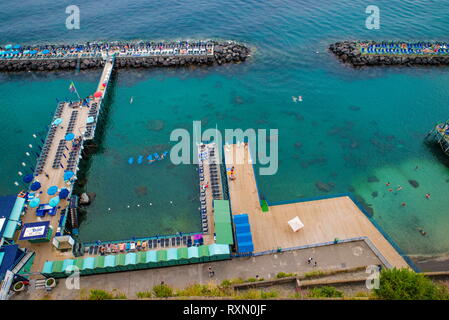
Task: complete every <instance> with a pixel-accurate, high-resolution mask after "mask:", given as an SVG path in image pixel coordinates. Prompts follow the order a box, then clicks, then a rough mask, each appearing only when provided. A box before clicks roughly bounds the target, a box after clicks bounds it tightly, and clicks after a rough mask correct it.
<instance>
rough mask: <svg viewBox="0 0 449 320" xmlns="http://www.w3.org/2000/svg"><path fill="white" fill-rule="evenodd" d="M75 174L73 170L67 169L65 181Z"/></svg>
mask: <svg viewBox="0 0 449 320" xmlns="http://www.w3.org/2000/svg"><path fill="white" fill-rule="evenodd" d="M74 175H75V174H74V173H73V171H66V172H64V181H67V180H70V178H71V177H73V176H74Z"/></svg>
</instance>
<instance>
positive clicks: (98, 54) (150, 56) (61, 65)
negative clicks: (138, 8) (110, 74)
mask: <svg viewBox="0 0 449 320" xmlns="http://www.w3.org/2000/svg"><path fill="white" fill-rule="evenodd" d="M249 55H250V50H249V48H247V47H246V46H244V45H242V44H238V43H235V42H232V41H226V42H217V41H200V42H186V41H182V42H176V43H175V42H166V43H154V42H136V43H119V42H111V43H86V44H80V45H44V46H24V47H22V46H20V45H16V46H12V45H7V46H5V47H4V48H1V47H0V72H19V71H54V70H72V69H76V68H79V69H80V70H84V69H93V68H102V67H103V66H104V61H105V59H106V58H108V57H111V56H114V57H115V58H116V67H117V68H150V67H155V66H161V67H166V66H185V65H214V64H218V65H220V64H224V63H231V62H234V63H237V62H242V61H245V60H246V58H247V57H249Z"/></svg>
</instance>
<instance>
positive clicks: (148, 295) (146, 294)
mask: <svg viewBox="0 0 449 320" xmlns="http://www.w3.org/2000/svg"><path fill="white" fill-rule="evenodd" d="M136 296H137V298H139V299H143V298H151V297H152V296H153V294H152V292H151V291H140V292H137V293H136Z"/></svg>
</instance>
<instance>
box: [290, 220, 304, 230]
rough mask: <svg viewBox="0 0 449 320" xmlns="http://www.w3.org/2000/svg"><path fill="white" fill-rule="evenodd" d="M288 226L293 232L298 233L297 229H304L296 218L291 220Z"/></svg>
mask: <svg viewBox="0 0 449 320" xmlns="http://www.w3.org/2000/svg"><path fill="white" fill-rule="evenodd" d="M288 224H289V225H290V227H291V228H292V230H293V232H296V231H298V230H299V229H302V228H304V224H303V223H302V221H301V220H300V219H299V218H298V216H296V217H294V218H293V219H291V220H290V221H289V222H288Z"/></svg>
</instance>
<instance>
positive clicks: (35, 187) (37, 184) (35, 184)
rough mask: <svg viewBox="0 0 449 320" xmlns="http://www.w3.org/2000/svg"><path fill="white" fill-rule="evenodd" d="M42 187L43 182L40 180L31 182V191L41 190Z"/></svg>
mask: <svg viewBox="0 0 449 320" xmlns="http://www.w3.org/2000/svg"><path fill="white" fill-rule="evenodd" d="M40 188H41V183H40V182H39V181H35V182H33V183H32V184H31V187H30V189H31V191H36V190H39V189H40Z"/></svg>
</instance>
